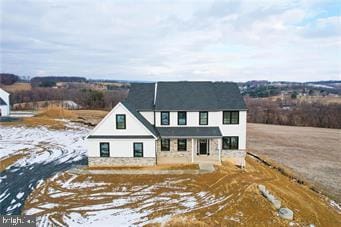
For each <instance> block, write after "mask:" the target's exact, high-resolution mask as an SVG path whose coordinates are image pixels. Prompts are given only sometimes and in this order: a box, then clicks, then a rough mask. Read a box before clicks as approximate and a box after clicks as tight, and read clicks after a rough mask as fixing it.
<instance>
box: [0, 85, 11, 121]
mask: <svg viewBox="0 0 341 227" xmlns="http://www.w3.org/2000/svg"><path fill="white" fill-rule="evenodd" d="M9 112H10V103H9V93H7V92H6V91H4V90H3V89H1V88H0V117H2V116H8V115H9Z"/></svg>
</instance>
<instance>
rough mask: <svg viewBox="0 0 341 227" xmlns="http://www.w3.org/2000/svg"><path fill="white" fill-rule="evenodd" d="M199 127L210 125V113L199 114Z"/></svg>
mask: <svg viewBox="0 0 341 227" xmlns="http://www.w3.org/2000/svg"><path fill="white" fill-rule="evenodd" d="M199 125H208V112H207V111H201V112H199Z"/></svg>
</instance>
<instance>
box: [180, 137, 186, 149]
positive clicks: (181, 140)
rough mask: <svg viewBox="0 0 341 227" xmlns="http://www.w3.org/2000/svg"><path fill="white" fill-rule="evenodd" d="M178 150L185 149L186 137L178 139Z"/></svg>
mask: <svg viewBox="0 0 341 227" xmlns="http://www.w3.org/2000/svg"><path fill="white" fill-rule="evenodd" d="M178 151H187V140H186V139H178Z"/></svg>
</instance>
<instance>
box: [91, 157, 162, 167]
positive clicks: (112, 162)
mask: <svg viewBox="0 0 341 227" xmlns="http://www.w3.org/2000/svg"><path fill="white" fill-rule="evenodd" d="M88 165H89V166H90V167H106V166H153V165H156V158H149V157H144V158H133V157H130V158H116V157H89V158H88Z"/></svg>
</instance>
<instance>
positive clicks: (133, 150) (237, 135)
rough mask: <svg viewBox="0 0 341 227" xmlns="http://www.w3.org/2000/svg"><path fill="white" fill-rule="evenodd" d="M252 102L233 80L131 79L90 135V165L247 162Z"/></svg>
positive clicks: (87, 139) (88, 142) (88, 140)
mask: <svg viewBox="0 0 341 227" xmlns="http://www.w3.org/2000/svg"><path fill="white" fill-rule="evenodd" d="M246 115H247V110H246V105H245V103H244V100H243V98H242V96H241V94H240V91H239V89H238V86H237V85H236V84H235V83H230V82H157V83H135V84H131V87H130V90H129V94H128V97H127V99H126V100H125V101H123V102H120V103H118V104H117V105H116V106H115V107H114V108H113V109H112V110H111V112H110V113H108V115H107V116H106V117H105V118H104V119H103V120H102V121H101V122H100V123H99V124H98V125H97V126H96V127H95V128H94V129H93V130H92V132H91V133H90V134H89V135H88V136H87V138H86V141H87V148H88V160H89V165H90V166H122V165H156V164H165V163H200V162H213V163H220V162H221V161H222V160H224V159H229V160H231V161H234V162H235V163H236V164H238V165H243V163H244V158H245V149H246Z"/></svg>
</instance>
